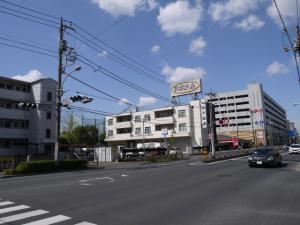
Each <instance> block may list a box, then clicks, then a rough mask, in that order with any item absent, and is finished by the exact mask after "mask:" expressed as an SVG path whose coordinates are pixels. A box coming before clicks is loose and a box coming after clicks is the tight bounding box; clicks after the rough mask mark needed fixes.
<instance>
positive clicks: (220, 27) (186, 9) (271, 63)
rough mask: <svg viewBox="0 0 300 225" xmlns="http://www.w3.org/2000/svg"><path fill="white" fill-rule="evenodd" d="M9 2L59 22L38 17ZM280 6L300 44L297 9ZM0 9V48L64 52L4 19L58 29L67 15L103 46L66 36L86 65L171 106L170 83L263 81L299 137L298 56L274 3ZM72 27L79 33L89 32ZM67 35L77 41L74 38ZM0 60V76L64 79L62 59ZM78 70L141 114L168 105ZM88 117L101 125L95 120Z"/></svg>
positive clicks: (197, 1) (200, 0)
mask: <svg viewBox="0 0 300 225" xmlns="http://www.w3.org/2000/svg"><path fill="white" fill-rule="evenodd" d="M6 1H7V2H11V3H16V4H20V5H22V6H24V7H27V8H30V9H34V10H37V11H40V12H44V13H47V14H50V15H52V16H54V18H52V17H51V18H50V17H45V16H44V15H42V14H32V12H30V11H26V10H24V9H22V8H18V7H15V6H13V5H11V4H8V3H7V2H6ZM277 3H278V7H279V9H280V11H281V13H282V16H283V18H284V21H285V22H286V25H287V28H288V31H289V33H290V34H291V36H292V38H294V33H295V26H296V24H297V11H296V3H295V0H277ZM4 7H5V8H4ZM0 8H1V9H0V27H1V28H2V29H1V31H0V43H6V44H7V43H9V44H13V43H15V42H10V41H8V40H7V39H9V40H14V41H24V42H26V43H28V42H30V43H32V44H35V45H39V46H43V47H44V48H47V49H50V50H52V51H55V52H56V51H57V49H58V40H59V33H58V29H56V28H53V27H49V26H45V25H42V24H38V23H34V22H32V21H26V20H24V19H21V18H17V17H14V16H11V15H7V14H5V13H3V11H5V12H10V13H16V12H15V11H11V10H9V9H13V10H18V11H21V12H27V13H28V14H31V15H37V16H40V17H42V18H47V19H49V20H51V21H54V22H59V20H58V19H56V17H60V16H63V18H64V19H65V20H67V21H72V22H73V23H74V24H76V25H79V26H80V27H81V28H84V29H85V30H87V31H89V32H90V33H91V34H92V35H97V39H92V40H91V39H90V40H89V42H88V43H89V44H91V43H92V45H93V44H94V43H96V44H97V46H98V47H97V48H96V49H95V48H94V49H92V48H90V46H88V45H87V44H84V43H82V42H80V41H79V40H77V39H74V38H73V37H72V36H71V35H69V34H65V39H66V40H67V43H68V46H69V47H73V48H74V49H75V50H76V53H77V54H79V55H80V56H83V57H85V58H87V59H89V60H92V61H93V62H95V63H96V64H97V65H99V66H101V67H103V68H105V69H106V70H107V71H109V72H112V73H113V74H116V75H118V76H119V77H121V78H123V79H126V80H128V81H130V82H132V83H134V85H133V86H134V87H142V88H144V89H147V90H148V91H151V92H154V93H155V94H158V95H160V96H163V97H165V98H168V99H169V98H170V94H169V85H170V83H172V82H179V81H184V80H191V79H197V78H201V79H202V83H203V91H204V92H205V91H209V90H212V91H213V92H226V91H235V90H243V89H246V87H247V84H249V83H252V82H259V83H262V85H263V88H264V90H265V91H266V92H267V93H268V94H269V95H270V96H272V97H273V98H274V99H275V100H276V101H277V102H278V103H279V104H280V105H282V106H283V107H284V108H285V109H286V112H287V117H288V119H289V120H291V121H294V122H295V123H296V125H297V127H298V129H299V128H300V117H299V115H300V105H299V106H296V107H295V106H293V103H297V102H300V86H299V83H298V76H297V71H296V67H295V62H294V59H293V55H292V52H291V51H289V52H285V51H284V50H283V48H284V47H285V46H288V39H287V37H286V36H285V34H284V33H283V29H282V25H281V23H280V20H279V17H278V14H277V12H276V10H275V7H274V5H273V3H272V1H271V0H210V1H208V0H186V1H183V0H177V1H176V0H172V1H169V0H162V1H159V0H76V1H74V0H73V1H71V0H51V1H50V0H39V1H38V0H13V1H12V0H5V1H2V0H1V1H0ZM46 23H48V24H49V23H50V24H52V25H53V23H52V22H46ZM55 25H56V24H55ZM73 28H74V29H75V32H81V31H82V30H80V29H78V28H77V27H74V26H73ZM67 31H68V33H71V34H72V32H73V34H74V30H71V29H69V30H67ZM1 38H2V39H1ZM3 38H4V39H3ZM99 40H100V41H104V43H105V44H108V45H109V46H110V47H113V48H114V50H112V49H111V48H110V47H108V46H107V45H105V44H103V43H102V42H99ZM99 47H101V49H100V48H99ZM43 52H44V51H43ZM120 52H121V54H122V55H120V54H119V53H120ZM48 53H49V52H48ZM51 54H54V53H51ZM116 56H117V57H119V58H116ZM0 59H1V60H0V75H1V76H6V77H15V78H17V79H24V80H28V81H31V80H35V79H38V78H41V77H50V78H53V79H56V78H57V64H58V60H57V58H54V57H49V56H45V55H40V54H36V53H32V52H27V51H24V50H21V49H17V48H12V47H9V46H5V45H3V44H0ZM112 59H114V60H112ZM120 60H121V63H120ZM124 60H125V61H124ZM124 62H125V63H124ZM128 63H129V66H128ZM135 63H138V65H137V64H135ZM124 64H125V66H124ZM132 65H133V66H134V68H133V67H132ZM76 66H81V68H82V69H81V70H80V71H78V72H77V71H76V72H74V73H72V75H73V76H74V77H76V78H78V79H80V80H82V81H84V82H87V83H89V84H91V85H93V86H94V87H96V88H97V89H99V90H101V91H103V92H105V93H108V94H110V95H113V96H115V97H117V98H119V99H122V101H123V102H127V101H128V102H130V103H132V104H133V105H136V106H139V107H140V108H143V109H147V108H155V107H159V106H165V105H167V104H168V103H167V102H166V101H162V100H160V99H158V98H155V97H153V96H151V95H148V94H146V93H142V92H140V91H137V90H136V89H134V88H132V87H128V86H126V85H124V84H122V83H120V82H118V81H116V80H114V79H112V78H110V77H108V76H106V75H105V74H103V73H101V72H99V71H94V70H95V68H94V69H92V68H91V67H89V66H87V65H85V64H83V63H82V62H80V61H79V60H77V61H76V62H75V65H73V66H70V67H67V68H66V72H71V71H72V70H73V69H74V68H75V67H76ZM137 67H138V71H137V69H136V68H137ZM64 91H65V94H64V97H63V99H68V98H69V97H70V96H73V95H76V92H77V91H80V92H84V93H88V94H91V95H97V96H100V97H101V96H102V97H107V96H105V95H103V94H101V93H98V92H96V91H94V90H92V89H90V88H88V87H86V86H84V85H82V84H80V83H78V82H77V81H75V80H72V79H71V78H70V79H66V82H65V84H64ZM123 102H110V101H107V100H103V99H102V100H101V99H98V98H97V99H96V98H95V99H94V101H93V102H92V103H89V104H86V105H83V104H82V103H75V104H74V105H75V106H79V107H86V108H90V109H97V110H101V111H106V112H111V113H120V112H122V111H123V110H125V109H126V107H127V106H126V104H124V103H123ZM85 116H87V117H91V118H93V116H92V115H88V113H85Z"/></svg>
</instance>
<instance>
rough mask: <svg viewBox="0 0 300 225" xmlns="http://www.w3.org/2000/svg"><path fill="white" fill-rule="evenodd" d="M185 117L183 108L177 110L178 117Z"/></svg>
mask: <svg viewBox="0 0 300 225" xmlns="http://www.w3.org/2000/svg"><path fill="white" fill-rule="evenodd" d="M184 117H186V113H185V110H178V118H184Z"/></svg>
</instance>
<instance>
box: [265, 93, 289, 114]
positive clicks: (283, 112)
mask: <svg viewBox="0 0 300 225" xmlns="http://www.w3.org/2000/svg"><path fill="white" fill-rule="evenodd" d="M264 98H265V99H266V100H267V101H268V102H269V103H270V104H271V105H273V106H274V108H276V109H278V110H279V111H280V112H281V113H282V115H284V116H283V117H285V114H286V113H285V111H284V110H282V109H281V108H279V107H278V106H277V105H276V104H275V103H274V101H272V100H271V99H270V98H269V97H267V96H266V95H264Z"/></svg>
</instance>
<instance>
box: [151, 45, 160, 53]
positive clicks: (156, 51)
mask: <svg viewBox="0 0 300 225" xmlns="http://www.w3.org/2000/svg"><path fill="white" fill-rule="evenodd" d="M150 51H151V52H152V53H153V54H157V53H159V52H160V46H159V45H153V46H152V48H151V50H150Z"/></svg>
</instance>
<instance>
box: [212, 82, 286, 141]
mask: <svg viewBox="0 0 300 225" xmlns="http://www.w3.org/2000/svg"><path fill="white" fill-rule="evenodd" d="M212 102H213V104H214V105H215V118H216V129H217V134H218V140H219V141H222V140H224V139H228V138H232V137H238V138H239V139H241V140H248V141H251V142H253V143H256V144H260V143H262V144H270V145H277V144H283V143H284V142H286V137H287V136H286V134H287V126H286V124H287V119H286V112H285V110H284V109H283V108H282V107H281V106H280V105H279V104H278V103H277V102H276V101H275V100H274V99H272V98H271V97H270V96H269V95H268V94H267V93H266V92H265V91H264V90H263V87H262V85H261V84H256V83H254V84H249V85H248V86H247V89H246V90H241V91H233V92H225V93H218V94H217V95H216V96H215V97H214V98H213V100H212ZM220 121H221V122H220Z"/></svg>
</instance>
